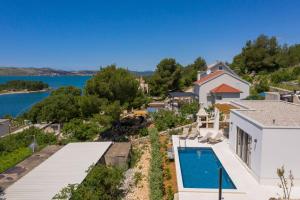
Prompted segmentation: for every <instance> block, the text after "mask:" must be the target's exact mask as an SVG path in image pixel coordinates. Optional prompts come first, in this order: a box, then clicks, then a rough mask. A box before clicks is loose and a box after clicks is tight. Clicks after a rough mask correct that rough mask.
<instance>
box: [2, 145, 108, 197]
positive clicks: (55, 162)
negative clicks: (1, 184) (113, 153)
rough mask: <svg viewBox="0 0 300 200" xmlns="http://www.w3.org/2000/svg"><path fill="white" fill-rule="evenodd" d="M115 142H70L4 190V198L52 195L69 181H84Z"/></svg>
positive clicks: (71, 182) (75, 182) (77, 182)
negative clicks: (90, 170)
mask: <svg viewBox="0 0 300 200" xmlns="http://www.w3.org/2000/svg"><path fill="white" fill-rule="evenodd" d="M110 145H111V142H80V143H69V144H67V145H66V146H64V147H63V148H61V149H60V150H59V151H57V152H56V153H55V154H53V155H52V156H51V157H49V158H48V159H47V160H45V161H44V162H43V163H41V164H40V165H38V166H37V167H35V168H34V169H33V170H32V171H30V172H29V173H28V174H26V175H25V176H24V177H22V178H21V179H19V180H18V181H17V182H15V183H14V184H12V185H11V186H9V187H8V188H7V189H6V190H5V191H4V199H14V200H19V199H20V200H44V199H45V200H46V199H52V198H53V197H54V196H55V195H56V194H58V193H59V192H60V190H61V189H63V188H64V187H66V186H68V184H80V183H81V182H82V181H83V180H84V179H85V177H86V176H87V174H88V169H89V168H90V166H92V165H94V164H97V163H98V162H100V159H101V158H102V157H103V155H104V153H105V152H106V151H107V149H108V148H109V147H110Z"/></svg>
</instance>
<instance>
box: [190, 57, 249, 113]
mask: <svg viewBox="0 0 300 200" xmlns="http://www.w3.org/2000/svg"><path fill="white" fill-rule="evenodd" d="M249 91H250V83H248V82H247V81H245V80H243V79H241V78H240V77H239V76H238V75H237V74H236V73H234V72H233V71H232V70H231V69H230V67H228V66H227V65H226V64H224V63H222V62H219V63H217V64H215V65H212V66H211V67H208V70H207V71H206V72H205V73H204V72H198V76H197V81H196V82H195V85H194V93H195V94H196V95H197V96H198V99H199V103H200V104H202V105H203V106H204V107H209V106H211V105H213V104H216V103H228V102H230V101H232V100H240V99H244V98H246V97H247V96H249Z"/></svg>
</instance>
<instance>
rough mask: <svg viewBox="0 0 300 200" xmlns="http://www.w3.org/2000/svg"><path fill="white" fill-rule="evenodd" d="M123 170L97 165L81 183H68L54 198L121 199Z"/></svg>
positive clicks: (81, 199)
mask: <svg viewBox="0 0 300 200" xmlns="http://www.w3.org/2000/svg"><path fill="white" fill-rule="evenodd" d="M123 172H124V171H123V170H122V169H120V168H115V167H106V166H104V165H96V166H94V167H93V168H91V170H90V171H89V172H88V175H87V177H86V178H85V179H84V181H83V182H82V183H81V184H79V185H74V184H73V185H68V186H67V187H65V188H63V189H62V190H61V191H60V192H59V193H58V194H57V195H55V196H54V198H53V199H61V200H62V199H71V200H86V199H90V200H91V199H103V200H121V199H122V196H123V191H122V190H121V189H120V186H121V183H122V180H123V178H124V176H123Z"/></svg>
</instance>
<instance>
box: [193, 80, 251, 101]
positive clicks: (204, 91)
mask: <svg viewBox="0 0 300 200" xmlns="http://www.w3.org/2000/svg"><path fill="white" fill-rule="evenodd" d="M224 83H225V84H227V85H230V86H231V87H234V88H237V89H239V90H241V91H242V93H241V95H240V99H244V98H246V97H247V96H249V84H247V83H245V82H242V81H240V80H239V79H237V78H234V77H233V76H231V75H228V74H222V75H220V76H219V77H217V78H215V79H212V80H210V81H208V82H206V83H204V84H202V85H201V86H200V87H199V89H198V93H199V102H200V103H203V104H204V106H209V105H210V102H208V101H207V95H208V94H209V93H210V91H211V90H212V89H214V88H216V87H218V86H219V85H221V84H224ZM196 90H197V88H196ZM235 100H236V99H235Z"/></svg>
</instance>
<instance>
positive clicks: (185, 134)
mask: <svg viewBox="0 0 300 200" xmlns="http://www.w3.org/2000/svg"><path fill="white" fill-rule="evenodd" d="M188 136H189V128H183V132H182V134H181V135H179V139H183V140H184V139H186V138H187V137H188Z"/></svg>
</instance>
